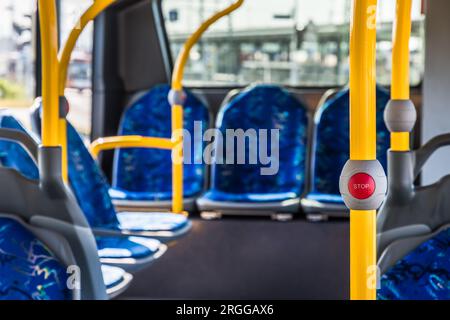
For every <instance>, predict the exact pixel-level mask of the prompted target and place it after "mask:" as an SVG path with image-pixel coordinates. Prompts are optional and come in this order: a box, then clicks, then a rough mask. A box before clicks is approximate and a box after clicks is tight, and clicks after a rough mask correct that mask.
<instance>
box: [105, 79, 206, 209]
mask: <svg viewBox="0 0 450 320" xmlns="http://www.w3.org/2000/svg"><path fill="white" fill-rule="evenodd" d="M170 89H171V88H170V86H169V85H158V86H156V87H154V88H152V89H151V90H150V91H148V92H146V93H145V94H143V95H142V96H140V97H139V98H138V99H136V100H135V101H134V102H132V103H131V105H130V106H129V107H128V108H127V109H126V111H125V112H124V114H123V116H122V120H121V123H120V125H119V131H118V135H119V136H124V135H139V136H147V137H160V138H170V136H171V106H170V104H169V101H168V95H169V92H170ZM185 93H186V102H185V105H184V129H185V130H187V131H188V132H189V133H190V135H191V146H190V150H189V152H187V150H185V157H189V159H188V160H190V161H189V163H186V164H185V165H184V197H185V199H184V204H185V205H184V207H185V209H186V210H187V211H194V210H195V199H196V198H197V197H198V196H199V195H200V194H201V193H202V192H203V191H204V189H205V181H206V166H205V165H204V162H203V140H202V139H203V134H204V132H205V131H206V130H207V129H208V128H209V112H208V108H207V107H206V105H205V104H204V103H203V102H202V101H201V100H200V99H199V98H197V97H196V96H195V95H194V94H193V93H191V92H190V91H189V90H185ZM195 123H197V127H199V126H201V127H199V130H198V131H199V132H198V133H199V134H198V135H194V130H195ZM194 138H196V139H197V140H196V141H194ZM110 196H111V198H112V199H113V203H114V204H115V205H116V206H117V207H119V208H134V207H140V208H157V209H167V210H170V208H171V205H172V202H171V199H172V161H171V152H170V151H167V150H157V149H142V148H127V149H118V150H116V151H115V157H114V168H113V178H112V188H111V190H110Z"/></svg>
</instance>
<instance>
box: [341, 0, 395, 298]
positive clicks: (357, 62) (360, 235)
mask: <svg viewBox="0 0 450 320" xmlns="http://www.w3.org/2000/svg"><path fill="white" fill-rule="evenodd" d="M401 1H403V0H401ZM376 13H377V0H353V17H352V23H351V25H350V159H351V160H375V159H376V108H375V102H376V96H375V81H376V72H375V47H376ZM376 265H377V259H376V210H351V211H350V298H351V299H352V300H375V299H376V288H375V287H374V286H371V285H369V281H370V280H371V278H372V279H373V278H375V279H376V274H375V275H374V274H373V270H372V269H373V268H374V267H376ZM369 272H370V273H369ZM375 282H376V281H375Z"/></svg>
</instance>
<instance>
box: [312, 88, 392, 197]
mask: <svg viewBox="0 0 450 320" xmlns="http://www.w3.org/2000/svg"><path fill="white" fill-rule="evenodd" d="M376 94H377V156H378V160H379V161H380V162H381V164H382V165H383V167H384V168H385V169H386V159H387V157H386V153H387V150H388V149H389V142H390V140H389V131H388V129H387V128H386V126H385V124H384V120H383V112H384V108H385V106H386V104H387V103H388V101H389V99H390V95H389V92H388V91H386V90H385V89H383V88H381V87H379V86H377V89H376ZM349 99H350V95H349V89H348V88H346V89H343V90H342V91H340V92H339V93H337V94H336V95H335V96H334V97H333V98H331V99H330V100H328V101H327V102H325V104H324V105H323V106H322V107H321V108H320V109H319V110H318V111H317V113H316V117H315V125H316V131H315V133H316V134H315V149H314V150H313V151H312V157H313V159H312V163H313V169H312V190H311V192H310V193H309V194H308V195H307V197H306V198H307V199H310V200H316V201H318V202H322V203H330V204H332V203H333V204H343V201H342V198H341V196H340V192H339V177H340V175H341V170H342V168H343V167H344V165H345V163H346V162H347V160H348V157H349V153H350V148H349V139H350V138H349V123H350V122H349V121H350V119H349V104H350V101H349Z"/></svg>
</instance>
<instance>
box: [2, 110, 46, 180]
mask: <svg viewBox="0 0 450 320" xmlns="http://www.w3.org/2000/svg"><path fill="white" fill-rule="evenodd" d="M0 128H5V129H14V130H18V131H22V132H26V130H25V128H24V127H23V126H22V125H21V124H20V123H19V122H18V121H17V120H16V119H15V118H14V117H13V116H11V115H9V114H7V113H6V111H3V112H1V113H0ZM0 166H2V167H6V168H11V169H15V170H16V171H18V172H20V173H21V174H22V175H24V176H25V177H27V178H29V179H32V180H37V179H39V170H38V168H37V166H36V164H35V163H34V161H33V159H32V158H31V157H30V156H29V154H28V153H27V152H26V151H25V149H24V148H23V147H22V146H21V145H20V144H18V143H15V142H13V141H7V140H0Z"/></svg>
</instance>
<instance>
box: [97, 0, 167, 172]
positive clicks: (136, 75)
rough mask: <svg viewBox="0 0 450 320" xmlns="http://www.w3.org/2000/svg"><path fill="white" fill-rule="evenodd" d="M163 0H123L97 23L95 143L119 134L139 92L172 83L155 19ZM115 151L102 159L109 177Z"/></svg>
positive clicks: (98, 19) (105, 154) (106, 154)
mask: <svg viewBox="0 0 450 320" xmlns="http://www.w3.org/2000/svg"><path fill="white" fill-rule="evenodd" d="M158 3H159V0H145V1H143V0H123V1H120V2H119V3H118V4H116V5H114V6H112V7H111V8H109V9H108V10H106V11H105V12H104V13H103V14H102V15H100V16H99V17H98V18H97V19H96V21H95V31H94V59H93V61H94V71H93V111H92V137H91V138H92V139H96V138H99V137H104V136H112V135H116V133H117V128H118V125H119V122H120V117H121V115H122V113H123V110H124V108H125V106H126V104H127V101H128V99H129V98H130V97H132V96H133V94H135V93H136V92H137V91H139V90H143V89H146V88H150V87H152V86H153V85H155V84H157V83H161V82H167V81H168V73H167V72H168V70H169V69H168V68H167V60H166V59H165V58H164V57H163V55H162V47H161V43H163V42H162V41H160V39H159V35H160V33H159V32H157V31H156V24H155V19H156V20H158V19H159V18H160V17H158V16H157V13H158V12H159V11H158V10H156V9H157V8H158V7H157V6H158ZM112 158H113V153H112V152H106V153H104V154H103V155H102V158H101V159H102V167H103V169H104V171H105V172H106V173H107V174H108V175H109V173H110V172H111V168H112Z"/></svg>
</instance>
